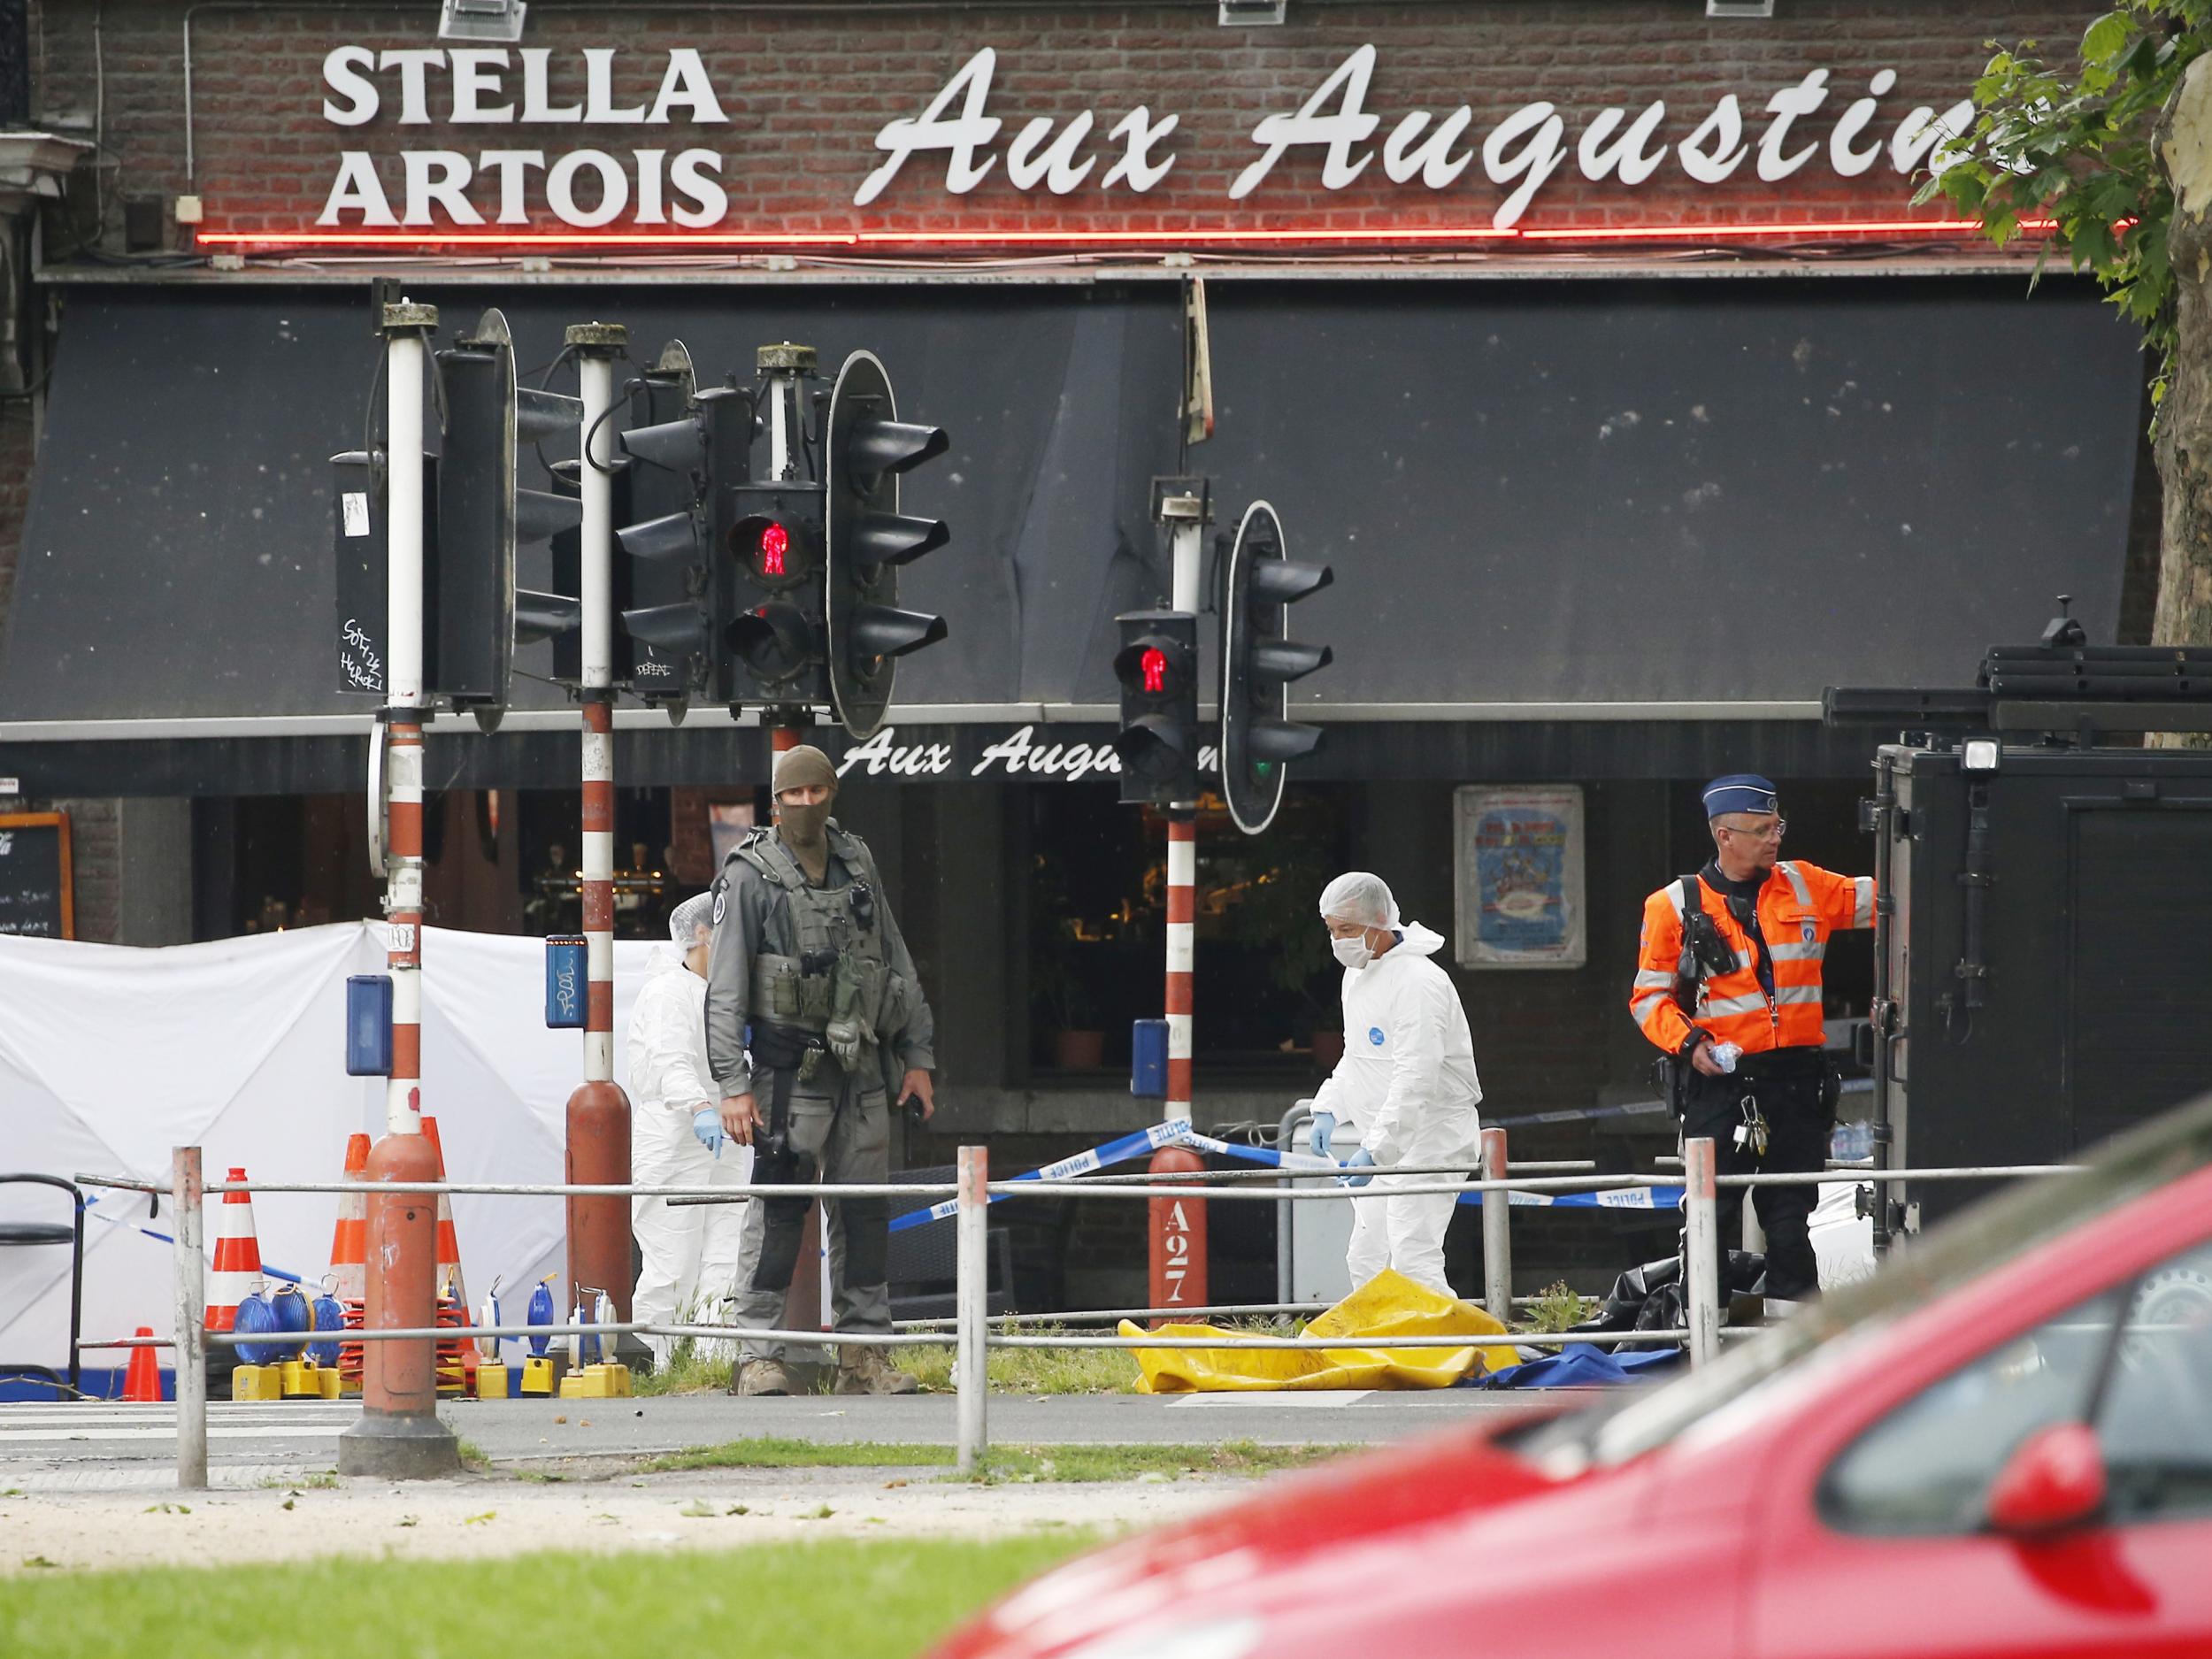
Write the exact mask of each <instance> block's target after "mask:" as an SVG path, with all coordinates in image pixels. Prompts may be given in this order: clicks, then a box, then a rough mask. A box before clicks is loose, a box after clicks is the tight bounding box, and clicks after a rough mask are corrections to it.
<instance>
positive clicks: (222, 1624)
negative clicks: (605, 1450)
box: [0, 1528, 1095, 1659]
mask: <svg viewBox="0 0 2212 1659" xmlns="http://www.w3.org/2000/svg"><path fill="white" fill-rule="evenodd" d="M1094 1541H1095V1537H1094V1534H1093V1533H1090V1532H1086V1531H1083V1530H1080V1529H1073V1528H1071V1529H1067V1530H1056V1531H1053V1532H1048V1533H1038V1534H1029V1535H1024V1536H1018V1537H1013V1538H1002V1539H987V1540H939V1539H928V1540H923V1539H883V1540H875V1539H824V1540H820V1541H818V1542H808V1543H764V1544H760V1545H757V1546H754V1547H751V1548H742V1549H715V1550H703V1549H700V1550H693V1549H686V1550H682V1551H678V1552H672V1553H669V1554H665V1555H663V1554H654V1553H648V1552H644V1551H629V1552H626V1553H623V1554H619V1555H588V1554H578V1553H570V1552H557V1553H556V1552H548V1553H542V1554H537V1555H517V1556H511V1557H508V1558H506V1559H503V1560H495V1561H473V1562H428V1561H420V1562H418V1561H390V1560H384V1561H375V1560H364V1559H360V1558H358V1557H353V1558H345V1559H339V1560H331V1561H313V1562H303V1563H286V1564H285V1565H284V1566H283V1567H281V1568H280V1569H278V1570H276V1571H275V1573H274V1576H273V1574H272V1570H271V1569H270V1568H268V1567H266V1566H250V1567H236V1568H195V1567H165V1568H157V1569H150V1570H145V1571H114V1572H85V1573H78V1572H67V1573H63V1572H57V1573H51V1574H38V1575H29V1574H24V1575H18V1576H16V1577H13V1578H0V1653H6V1654H66V1655H70V1659H138V1656H139V1655H147V1654H159V1655H163V1659H298V1655H300V1654H302V1653H303V1652H311V1653H312V1654H313V1655H315V1659H391V1655H393V1654H395V1653H403V1654H422V1655H433V1654H434V1655H463V1654H480V1653H481V1654H506V1653H526V1654H527V1653H546V1654H552V1653H569V1652H572V1651H576V1650H578V1648H579V1646H580V1639H585V1638H588V1637H590V1636H595V1637H596V1638H597V1641H596V1642H595V1643H593V1642H587V1643H586V1644H585V1645H602V1644H606V1643H612V1644H615V1645H616V1646H618V1647H620V1648H621V1649H622V1650H624V1651H626V1652H627V1651H638V1652H647V1653H649V1652H655V1651H663V1652H682V1651H688V1650H690V1649H692V1648H695V1647H697V1646H698V1645H699V1643H700V1641H701V1640H702V1638H703V1634H704V1633H705V1632H743V1640H744V1645H745V1647H747V1648H748V1649H749V1650H754V1651H759V1652H764V1653H773V1654H778V1655H784V1656H785V1659H849V1655H856V1654H865V1655H872V1659H903V1656H904V1655H912V1654H916V1653H918V1652H920V1651H921V1650H922V1649H923V1648H924V1647H927V1646H928V1645H929V1644H930V1643H931V1642H933V1641H934V1640H936V1639H937V1638H939V1637H940V1636H941V1635H942V1634H943V1633H944V1632H946V1631H947V1630H949V1628H951V1626H952V1625H954V1624H956V1623H958V1622H959V1621H960V1620H961V1619H963V1618H964V1617H967V1616H968V1615H970V1614H972V1613H973V1612H975V1611H977V1610H978V1609H980V1608H982V1607H983V1606H984V1605H985V1604H986V1603H987V1602H988V1601H992V1600H994V1599H995V1598H996V1597H997V1596H999V1595H1001V1594H1003V1593H1005V1592H1006V1591H1007V1590H1009V1589H1010V1588H1012V1587H1013V1586H1015V1585H1017V1584H1018V1583H1020V1582H1021V1581H1022V1580H1023V1579H1025V1578H1029V1577H1030V1576H1032V1575H1033V1574H1034V1573H1036V1572H1039V1571H1042V1570H1043V1569H1044V1568H1046V1567H1048V1566H1050V1565H1052V1564H1053V1563H1056V1562H1057V1561H1060V1560H1062V1559H1064V1557H1066V1556H1067V1555H1071V1554H1073V1553H1074V1552H1075V1551H1076V1550H1078V1549H1079V1548H1085V1547H1086V1546H1087V1545H1089V1544H1090V1543H1092V1542H1094ZM273 1586H276V1587H279V1588H280V1592H281V1594H279V1595H278V1596H277V1597H276V1599H275V1600H271V1595H270V1593H271V1590H272V1587H273ZM270 1608H284V1609H291V1610H292V1612H293V1613H294V1614H300V1613H302V1612H303V1610H311V1612H312V1614H313V1616H314V1620H313V1628H312V1629H311V1630H307V1629H303V1628H293V1627H289V1626H283V1625H282V1622H281V1621H272V1620H269V1619H265V1618H260V1617H256V1616H255V1614H254V1611H253V1609H270Z"/></svg>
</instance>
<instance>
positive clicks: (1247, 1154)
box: [1183, 1134, 1682, 1210]
mask: <svg viewBox="0 0 2212 1659" xmlns="http://www.w3.org/2000/svg"><path fill="white" fill-rule="evenodd" d="M1183 1144H1184V1145H1185V1146H1187V1147H1196V1148H1199V1149H1200V1150H1202V1151H1205V1152H1218V1153H1220V1154H1222V1155H1223V1156H1226V1157H1232V1158H1241V1159H1243V1160H1244V1161H1245V1162H1246V1163H1248V1164H1271V1165H1274V1166H1276V1167H1278V1168H1281V1169H1286V1170H1288V1171H1290V1172H1291V1173H1292V1174H1294V1175H1300V1174H1304V1173H1305V1172H1307V1171H1312V1172H1313V1173H1315V1174H1317V1175H1333V1174H1335V1173H1336V1172H1337V1171H1339V1170H1340V1169H1342V1168H1343V1165H1342V1164H1338V1163H1337V1162H1336V1161H1335V1160H1334V1159H1333V1158H1317V1157H1310V1156H1307V1155H1306V1154H1304V1153H1302V1152H1289V1153H1285V1152H1278V1151H1277V1150H1276V1149H1275V1148H1272V1147H1245V1146H1237V1145H1235V1144H1233V1143H1232V1142H1230V1141H1216V1140H1215V1139H1214V1138H1213V1137H1212V1136H1210V1135H1201V1134H1187V1135H1185V1136H1184V1137H1183ZM1484 1196H1485V1194H1481V1193H1462V1194H1460V1195H1459V1202H1461V1203H1463V1204H1480V1203H1481V1202H1482V1201H1483V1198H1484ZM1510 1196H1511V1198H1512V1201H1513V1202H1515V1203H1516V1204H1530V1205H1537V1206H1540V1207H1544V1208H1548V1209H1559V1210H1671V1209H1673V1208H1674V1207H1675V1206H1676V1205H1678V1204H1679V1203H1680V1202H1682V1189H1681V1188H1680V1187H1601V1188H1599V1189H1598V1190H1597V1191H1595V1192H1588V1193H1514V1194H1510Z"/></svg>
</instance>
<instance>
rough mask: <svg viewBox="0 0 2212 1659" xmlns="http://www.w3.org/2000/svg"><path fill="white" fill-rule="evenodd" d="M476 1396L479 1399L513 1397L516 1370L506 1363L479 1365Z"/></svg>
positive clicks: (508, 1398) (505, 1398)
mask: <svg viewBox="0 0 2212 1659" xmlns="http://www.w3.org/2000/svg"><path fill="white" fill-rule="evenodd" d="M476 1397H477V1398H478V1399H479V1400H511V1399H513V1398H514V1397H515V1373H514V1371H512V1370H511V1368H509V1367H508V1366H505V1365H479V1366H478V1367H477V1368H476Z"/></svg>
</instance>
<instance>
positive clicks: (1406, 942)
mask: <svg viewBox="0 0 2212 1659" xmlns="http://www.w3.org/2000/svg"><path fill="white" fill-rule="evenodd" d="M1398 931H1399V932H1400V933H1402V934H1404V935H1405V937H1404V938H1402V939H1401V940H1399V941H1398V942H1397V943H1396V944H1394V945H1393V946H1392V947H1391V948H1390V949H1388V950H1386V951H1385V952H1384V953H1383V955H1384V956H1395V955H1396V954H1397V953H1398V952H1399V951H1401V950H1410V951H1411V952H1412V953H1413V954H1414V955H1415V956H1434V955H1435V954H1436V953H1437V952H1438V951H1439V950H1440V949H1443V945H1444V935H1443V934H1441V933H1438V932H1436V931H1435V930H1434V929H1432V928H1427V927H1424V926H1421V924H1420V923H1418V922H1407V923H1405V924H1403V925H1402V926H1400V928H1399V929H1398Z"/></svg>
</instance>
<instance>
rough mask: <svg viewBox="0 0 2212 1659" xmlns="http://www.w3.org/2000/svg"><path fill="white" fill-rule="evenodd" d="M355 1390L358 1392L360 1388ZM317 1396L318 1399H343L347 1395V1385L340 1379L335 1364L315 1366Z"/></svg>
mask: <svg viewBox="0 0 2212 1659" xmlns="http://www.w3.org/2000/svg"><path fill="white" fill-rule="evenodd" d="M354 1392H355V1393H359V1392H360V1390H359V1389H358V1388H357V1389H356V1390H355V1391H354ZM315 1397H316V1398H317V1399H318V1400H342V1399H343V1398H344V1397H345V1387H344V1385H343V1384H342V1382H341V1381H340V1380H339V1377H338V1368H337V1367H336V1366H335V1365H318V1366H316V1367H315Z"/></svg>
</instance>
